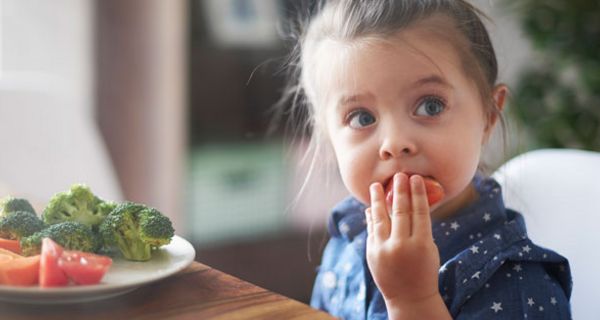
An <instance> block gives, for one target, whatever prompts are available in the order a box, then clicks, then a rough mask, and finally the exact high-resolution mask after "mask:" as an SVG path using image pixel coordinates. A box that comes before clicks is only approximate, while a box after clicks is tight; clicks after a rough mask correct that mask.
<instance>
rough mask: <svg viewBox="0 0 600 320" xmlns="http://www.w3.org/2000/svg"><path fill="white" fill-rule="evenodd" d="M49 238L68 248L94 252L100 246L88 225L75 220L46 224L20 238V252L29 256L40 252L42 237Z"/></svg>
mask: <svg viewBox="0 0 600 320" xmlns="http://www.w3.org/2000/svg"><path fill="white" fill-rule="evenodd" d="M43 238H50V239H52V240H54V241H55V242H56V243H58V244H60V245H61V246H62V247H64V248H65V249H68V250H79V251H87V252H96V251H98V249H99V248H100V243H99V241H98V240H99V239H98V236H97V235H96V234H94V232H92V229H90V227H88V226H86V225H84V224H82V223H79V222H75V221H66V222H61V223H57V224H53V225H51V226H48V227H47V228H46V229H43V230H41V231H38V232H36V233H34V234H32V235H31V236H29V237H25V238H22V239H21V252H22V253H23V255H26V256H31V255H36V254H39V253H40V252H41V248H42V239H43Z"/></svg>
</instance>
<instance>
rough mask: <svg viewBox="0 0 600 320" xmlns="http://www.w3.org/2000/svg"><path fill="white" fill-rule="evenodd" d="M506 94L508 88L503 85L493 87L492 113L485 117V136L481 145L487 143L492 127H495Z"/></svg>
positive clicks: (502, 108)
mask: <svg viewBox="0 0 600 320" xmlns="http://www.w3.org/2000/svg"><path fill="white" fill-rule="evenodd" d="M507 94H508V87H507V86H506V85H505V84H498V85H496V86H495V87H494V90H493V91H492V99H493V100H494V108H495V110H494V111H493V112H490V113H489V115H488V117H487V124H486V126H485V135H484V137H483V141H482V143H485V142H487V140H488V139H489V137H490V135H491V134H492V131H493V129H494V127H496V123H497V122H498V119H499V118H500V115H501V114H502V110H504V102H505V101H506V95H507Z"/></svg>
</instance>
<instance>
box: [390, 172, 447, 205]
mask: <svg viewBox="0 0 600 320" xmlns="http://www.w3.org/2000/svg"><path fill="white" fill-rule="evenodd" d="M393 183H394V182H393V181H390V183H389V184H388V186H387V188H386V192H385V195H386V201H387V203H388V204H389V205H391V204H392V199H393V197H394V195H393V191H392V187H393ZM423 183H424V184H425V192H427V202H428V203H429V205H430V206H432V205H434V204H436V203H438V202H440V200H442V198H444V195H445V194H444V188H443V187H442V185H441V184H440V183H439V182H437V181H435V180H433V179H431V178H428V177H423Z"/></svg>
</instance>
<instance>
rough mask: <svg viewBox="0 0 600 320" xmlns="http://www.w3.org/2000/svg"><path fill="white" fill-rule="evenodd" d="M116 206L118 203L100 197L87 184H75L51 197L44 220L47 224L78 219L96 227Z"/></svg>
mask: <svg viewBox="0 0 600 320" xmlns="http://www.w3.org/2000/svg"><path fill="white" fill-rule="evenodd" d="M115 207H116V203H114V202H111V201H104V200H102V199H100V198H98V197H97V196H95V195H94V194H93V193H92V191H91V190H90V188H89V187H87V186H86V185H83V184H74V185H72V186H71V188H70V189H69V190H67V191H64V192H59V193H57V194H55V195H54V196H53V197H52V198H51V199H50V201H49V202H48V205H47V206H46V208H45V209H44V213H42V220H43V221H44V223H46V224H56V223H61V222H65V221H76V222H79V223H83V224H85V225H87V226H89V227H90V228H95V227H97V226H98V225H100V223H102V221H103V220H104V218H105V217H106V216H107V215H108V213H109V212H111V211H112V210H113V209H114V208H115Z"/></svg>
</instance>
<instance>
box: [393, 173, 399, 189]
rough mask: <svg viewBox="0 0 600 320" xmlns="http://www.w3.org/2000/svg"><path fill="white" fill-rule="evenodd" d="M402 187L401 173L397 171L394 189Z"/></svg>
mask: <svg viewBox="0 0 600 320" xmlns="http://www.w3.org/2000/svg"><path fill="white" fill-rule="evenodd" d="M399 188H400V174H399V173H396V174H395V175H394V189H396V190H398V189H399Z"/></svg>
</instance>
